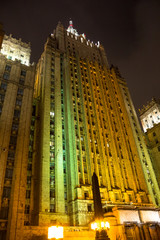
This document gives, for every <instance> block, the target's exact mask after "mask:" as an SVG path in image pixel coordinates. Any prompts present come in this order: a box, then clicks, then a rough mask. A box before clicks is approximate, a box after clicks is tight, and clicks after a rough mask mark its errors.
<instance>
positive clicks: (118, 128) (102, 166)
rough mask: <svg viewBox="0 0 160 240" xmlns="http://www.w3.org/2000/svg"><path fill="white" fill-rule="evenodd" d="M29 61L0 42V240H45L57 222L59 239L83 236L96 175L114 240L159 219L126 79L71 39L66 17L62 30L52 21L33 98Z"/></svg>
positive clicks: (99, 49)
mask: <svg viewBox="0 0 160 240" xmlns="http://www.w3.org/2000/svg"><path fill="white" fill-rule="evenodd" d="M8 43H9V44H8ZM19 50H20V51H19ZM4 54H5V55H4ZM29 56H30V46H29V45H28V44H25V43H22V41H21V40H16V39H14V38H12V36H11V35H10V36H8V37H7V36H5V37H4V45H2V54H1V56H0V61H1V62H0V80H1V89H0V99H1V105H0V114H1V116H0V143H1V144H0V159H1V166H2V167H1V168H0V196H1V203H0V204H1V205H0V224H1V225H0V226H1V227H0V240H1V239H5V240H24V239H25V240H29V239H36V238H38V239H46V232H47V228H48V226H50V225H55V224H61V225H63V226H66V229H67V230H66V235H65V237H64V239H66V240H67V239H71V238H72V236H74V237H75V235H76V234H77V232H78V234H79V235H77V236H79V237H80V238H79V239H81V235H80V234H81V233H79V231H81V230H82V229H84V227H88V226H89V224H90V222H91V221H93V219H94V206H93V194H92V175H93V173H94V172H95V173H96V175H97V177H98V181H99V186H100V194H101V199H102V205H103V208H104V210H105V211H106V212H107V213H106V215H105V217H106V218H108V217H109V215H107V214H108V213H109V212H112V214H111V216H112V220H113V213H114V219H115V221H114V224H112V222H111V225H112V226H113V227H112V228H111V231H110V232H111V233H112V232H113V235H112V234H111V235H110V237H111V239H115V236H116V237H117V238H121V239H125V237H127V234H131V233H130V229H129V228H128V229H129V232H128V233H127V231H128V230H125V228H124V223H125V222H130V221H131V222H132V223H133V222H134V224H135V222H137V224H140V223H146V222H147V221H150V222H155V221H156V222H160V219H159V215H158V211H157V210H156V209H155V208H154V206H159V205H160V190H159V186H158V184H157V180H156V177H155V174H154V171H153V167H152V164H151V159H150V156H149V154H148V150H147V147H146V144H145V142H144V139H143V133H142V131H141V128H140V125H139V122H138V119H137V115H136V112H135V109H134V106H133V103H132V100H131V97H130V94H129V91H128V87H127V84H126V81H125V79H124V78H122V77H121V75H120V73H119V71H118V69H117V68H116V67H113V66H111V67H109V64H108V61H107V57H106V54H105V50H104V48H103V46H102V45H101V44H100V43H99V42H98V43H97V44H94V43H93V42H91V41H89V40H87V39H86V36H85V35H84V34H78V32H77V31H76V30H75V29H74V27H73V23H72V21H70V25H69V27H68V29H67V30H66V29H64V27H63V25H62V24H61V23H58V25H57V27H56V29H55V31H54V33H53V34H51V35H50V36H49V37H48V39H47V42H46V44H45V46H44V52H43V53H42V55H41V57H40V59H39V61H38V64H37V68H36V74H35V88H34V100H33V101H32V94H33V83H34V66H31V65H30V61H29ZM31 104H32V106H31ZM147 207H148V208H147ZM118 208H120V210H117V209H118ZM117 211H119V212H118V214H117ZM125 211H127V213H126V212H125ZM128 211H129V212H128ZM127 214H128V215H127ZM148 219H149V220H148ZM116 224H117V225H116ZM71 226H72V227H71ZM115 226H116V227H115ZM135 226H136V227H137V228H138V229H139V225H135ZM127 227H128V225H127ZM137 228H136V234H137V236H139V235H138V234H141V229H140V230H137ZM73 229H74V231H73ZM77 229H78V231H77ZM87 230H88V229H87ZM147 231H148V232H147ZM132 232H134V231H132ZM67 234H68V235H67ZM85 234H86V236H87V237H86V238H85V239H87V240H89V239H91V237H89V236H91V235H89V234H91V233H90V232H89V231H88V232H87V233H85V232H83V234H82V235H83V236H84V235H85ZM147 234H150V233H149V227H147V229H144V239H145V236H146V235H147ZM155 234H157V233H155ZM67 236H68V237H67ZM112 236H113V238H112ZM128 236H131V235H128ZM43 237H44V238H43Z"/></svg>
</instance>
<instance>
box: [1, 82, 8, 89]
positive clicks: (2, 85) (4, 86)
mask: <svg viewBox="0 0 160 240" xmlns="http://www.w3.org/2000/svg"><path fill="white" fill-rule="evenodd" d="M1 89H3V90H5V91H6V89H7V83H4V82H2V83H1Z"/></svg>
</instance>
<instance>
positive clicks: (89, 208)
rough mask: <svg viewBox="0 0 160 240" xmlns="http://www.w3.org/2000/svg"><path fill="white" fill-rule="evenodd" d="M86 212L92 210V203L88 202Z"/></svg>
mask: <svg viewBox="0 0 160 240" xmlns="http://www.w3.org/2000/svg"><path fill="white" fill-rule="evenodd" d="M87 207H88V212H92V204H88V206H87Z"/></svg>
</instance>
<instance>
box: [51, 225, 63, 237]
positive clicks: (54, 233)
mask: <svg viewBox="0 0 160 240" xmlns="http://www.w3.org/2000/svg"><path fill="white" fill-rule="evenodd" d="M52 238H54V239H60V238H61V239H62V238H63V227H59V226H52V227H49V228H48V239H52Z"/></svg>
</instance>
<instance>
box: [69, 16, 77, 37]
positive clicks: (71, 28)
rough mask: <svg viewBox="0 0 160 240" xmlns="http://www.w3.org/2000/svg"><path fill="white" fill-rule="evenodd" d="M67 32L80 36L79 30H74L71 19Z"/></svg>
mask: <svg viewBox="0 0 160 240" xmlns="http://www.w3.org/2000/svg"><path fill="white" fill-rule="evenodd" d="M67 32H70V33H72V34H75V35H76V36H78V32H77V30H76V29H74V28H73V21H72V20H71V19H70V20H69V27H68V28H67Z"/></svg>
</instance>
